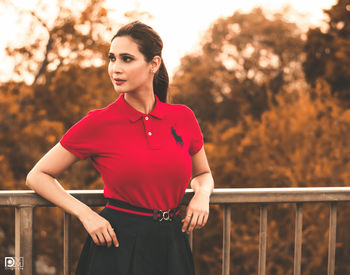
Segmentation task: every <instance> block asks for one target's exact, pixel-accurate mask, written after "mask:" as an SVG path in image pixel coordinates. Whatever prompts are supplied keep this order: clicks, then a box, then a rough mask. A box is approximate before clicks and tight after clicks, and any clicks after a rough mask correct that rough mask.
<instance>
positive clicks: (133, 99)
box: [124, 91, 156, 114]
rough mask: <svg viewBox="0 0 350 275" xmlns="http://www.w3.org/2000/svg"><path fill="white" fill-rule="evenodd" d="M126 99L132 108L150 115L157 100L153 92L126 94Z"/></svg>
mask: <svg viewBox="0 0 350 275" xmlns="http://www.w3.org/2000/svg"><path fill="white" fill-rule="evenodd" d="M124 99H125V101H126V102H127V103H128V104H129V105H130V106H132V107H133V108H134V109H136V110H138V111H139V112H141V113H143V114H149V113H150V112H151V111H152V110H153V108H154V106H155V104H156V98H155V95H154V93H153V91H151V92H147V93H145V92H143V93H137V92H128V93H124Z"/></svg>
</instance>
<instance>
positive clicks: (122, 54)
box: [108, 53, 135, 57]
mask: <svg viewBox="0 0 350 275" xmlns="http://www.w3.org/2000/svg"><path fill="white" fill-rule="evenodd" d="M108 55H113V56H115V54H114V53H109V54H108ZM119 55H120V56H132V57H135V56H134V55H132V54H130V53H121V54H119Z"/></svg>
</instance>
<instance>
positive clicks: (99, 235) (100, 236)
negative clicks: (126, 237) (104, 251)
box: [96, 232, 106, 245]
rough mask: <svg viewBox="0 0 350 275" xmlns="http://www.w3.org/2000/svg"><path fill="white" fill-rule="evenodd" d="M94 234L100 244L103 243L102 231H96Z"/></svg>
mask: <svg viewBox="0 0 350 275" xmlns="http://www.w3.org/2000/svg"><path fill="white" fill-rule="evenodd" d="M96 236H97V238H98V239H99V241H100V242H99V243H100V245H105V242H106V241H105V238H104V237H103V235H102V233H101V232H98V233H96Z"/></svg>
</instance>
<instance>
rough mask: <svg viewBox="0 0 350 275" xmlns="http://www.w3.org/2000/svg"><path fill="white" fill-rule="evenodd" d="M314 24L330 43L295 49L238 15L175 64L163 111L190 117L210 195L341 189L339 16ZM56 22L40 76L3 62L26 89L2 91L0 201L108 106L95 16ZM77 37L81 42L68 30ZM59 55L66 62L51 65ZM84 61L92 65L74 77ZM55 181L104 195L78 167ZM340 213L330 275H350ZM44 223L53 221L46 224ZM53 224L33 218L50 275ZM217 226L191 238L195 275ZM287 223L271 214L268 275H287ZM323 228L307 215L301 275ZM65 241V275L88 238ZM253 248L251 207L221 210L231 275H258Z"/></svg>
mask: <svg viewBox="0 0 350 275" xmlns="http://www.w3.org/2000/svg"><path fill="white" fill-rule="evenodd" d="M63 11H64V12H67V10H63ZM325 12H326V13H327V14H328V16H329V28H328V30H327V31H323V32H322V31H321V30H320V29H319V28H315V29H309V30H308V32H307V33H306V39H304V38H303V33H302V31H301V30H300V29H299V28H298V27H297V25H296V24H294V23H291V22H287V21H285V20H284V19H283V17H282V15H281V14H275V15H274V16H273V17H271V16H270V17H267V16H266V15H265V14H264V12H263V11H262V10H261V9H254V10H252V11H251V12H250V13H241V12H235V13H234V14H233V15H232V16H230V17H227V18H219V19H218V20H217V21H215V22H214V23H213V24H212V25H211V27H210V28H209V29H208V31H207V33H206V35H205V36H204V37H203V41H202V50H201V51H200V52H197V53H192V54H188V55H186V56H184V57H183V58H182V60H181V66H180V67H179V69H178V71H177V72H176V73H175V75H174V77H173V79H172V82H171V88H170V99H171V103H183V104H186V105H188V106H189V107H191V108H192V109H193V110H194V112H195V113H196V116H197V118H198V120H199V123H200V125H201V128H202V131H203V134H204V140H205V150H206V154H207V157H208V160H209V164H210V167H211V170H212V173H213V177H214V180H215V185H216V187H220V188H228V187H230V188H238V187H245V188H246V187H248V188H251V187H320V186H347V185H348V184H349V181H350V164H349V157H350V147H349V146H348V134H350V109H349V106H350V100H349V95H350V87H349V79H350V78H349V75H348V74H349V71H350V54H349V48H350V47H349V45H350V44H349V43H350V29H349V24H350V23H349V18H350V4H349V3H348V1H346V0H338V3H337V4H335V5H334V6H333V7H331V8H330V9H329V10H327V11H325ZM64 14H65V13H62V15H61V16H62V17H60V19H59V20H57V21H56V25H55V26H54V27H52V28H47V32H48V33H49V34H50V35H49V36H48V37H49V38H50V37H51V38H53V37H55V38H57V39H53V40H52V41H51V40H50V39H49V40H48V41H47V43H48V45H49V47H47V48H46V49H47V50H48V51H49V52H48V53H46V55H45V57H44V61H45V62H46V63H45V62H37V63H36V64H32V63H30V60H29V58H28V54H23V53H33V54H34V52H35V50H37V49H36V48H32V46H33V45H28V46H26V47H24V48H22V49H9V50H8V53H9V54H10V55H12V56H17V57H18V55H19V56H21V53H22V57H21V58H22V59H23V62H21V63H20V64H18V66H17V67H16V68H17V70H16V72H17V73H19V74H20V73H21V72H22V73H23V72H24V71H26V73H29V74H32V75H33V83H32V84H26V83H24V82H15V81H12V80H11V81H8V82H7V83H2V84H1V86H0V108H1V112H0V129H1V131H0V189H3V190H10V189H26V186H25V184H24V181H25V176H26V174H27V173H28V172H29V170H30V169H31V168H32V167H33V165H34V164H35V163H36V161H38V160H39V159H40V158H41V157H42V156H43V154H45V153H46V152H47V151H48V150H49V149H50V148H51V147H52V146H53V145H55V144H56V143H57V142H58V140H59V139H60V137H61V136H62V135H63V134H64V132H65V131H66V130H67V129H68V128H69V127H70V126H71V125H73V124H74V123H75V122H76V121H78V120H79V119H80V118H81V117H83V116H84V115H85V114H86V113H87V112H88V110H90V109H94V108H100V107H104V106H106V105H107V104H109V103H110V102H112V101H113V100H114V98H115V97H116V95H115V93H114V91H113V88H112V85H110V83H109V79H108V76H107V69H106V59H104V56H107V49H108V42H106V41H105V40H104V39H103V37H101V36H99V35H98V33H99V32H98V29H99V28H100V27H101V25H103V24H105V25H107V20H106V19H105V18H104V16H106V11H105V10H104V9H103V7H102V2H100V1H91V4H90V5H88V6H87V8H86V9H85V10H83V11H82V15H81V16H78V17H76V18H75V17H74V16H68V17H64ZM90 15H91V16H90ZM97 15H99V16H97ZM74 18H75V19H74ZM83 24H85V25H89V26H90V28H91V29H90V30H91V31H90V32H88V33H86V32H81V31H80V30H79V28H76V26H79V25H83ZM46 27H47V26H46ZM107 29H108V28H107ZM58 38H59V39H58ZM92 41H93V44H91V43H92ZM50 43H51V44H50ZM79 45H80V46H79ZM81 45H84V47H83V48H81V47H82V46H81ZM89 45H90V46H89ZM62 47H68V48H71V49H72V53H74V52H75V54H72V55H71V56H70V58H68V57H67V56H61V55H60V51H59V49H60V48H62ZM79 47H80V48H79ZM78 49H81V51H79V50H78ZM50 51H51V52H50ZM91 51H92V52H91ZM52 56H55V58H50V57H52ZM91 56H93V57H97V58H100V59H101V60H102V61H101V64H100V65H96V64H89V65H84V64H86V62H87V61H86V60H89V59H90V57H91ZM55 60H58V61H59V62H57V61H55ZM65 60H66V61H65ZM44 63H45V64H44ZM28 64H31V65H30V66H29V65H28ZM50 64H51V65H50ZM54 64H56V65H54ZM97 64H98V63H97ZM26 65H28V67H26ZM35 66H36V67H35ZM52 66H56V67H55V68H54V69H52ZM33 67H35V68H36V70H35V69H33ZM26 68H27V69H28V68H30V69H28V70H26ZM50 68H51V69H50ZM58 180H59V181H60V183H61V184H62V186H63V187H64V188H66V189H102V188H103V182H102V180H101V178H100V176H99V174H98V172H97V171H96V170H95V169H94V167H93V166H92V164H91V163H90V162H89V161H81V162H78V163H76V164H75V165H74V166H73V167H71V168H70V169H69V170H67V171H65V172H64V174H63V175H62V176H61V177H60V179H58ZM348 206H349V205H348V204H343V205H341V207H339V211H338V227H337V250H336V274H350V265H349V263H348V259H349V257H350V234H349V232H348V230H347V228H349V227H350V218H349V217H350V210H349V207H348ZM1 211H2V212H1V213H5V214H6V215H3V214H1V215H0V256H5V255H10V254H11V251H12V249H13V244H14V236H13V234H11V233H10V232H13V230H14V224H13V223H11V222H9V221H11V218H10V219H9V217H11V215H12V220H13V212H11V210H10V209H5V208H4V209H2V210H1ZM48 212H50V213H52V215H47V214H46V215H44V213H48ZM62 214H63V213H62V211H61V210H60V209H57V208H56V209H55V208H50V209H44V208H43V209H36V210H35V236H34V237H35V243H36V244H35V257H36V260H38V259H39V258H40V259H41V258H43V259H44V261H45V262H46V263H47V265H49V266H55V268H56V269H57V274H59V273H60V272H62V271H61V270H62V264H60V263H62V253H58V252H57V251H63V250H62V236H63V232H62V217H63V215H62ZM222 219H223V211H222V208H221V207H220V206H216V205H215V206H211V212H210V218H209V221H208V224H207V226H206V227H205V228H203V229H201V230H199V231H195V234H194V256H195V264H196V269H197V272H198V274H201V275H202V274H210V275H211V274H220V273H221V260H222V233H221V232H222ZM294 220H295V205H294V204H279V205H270V206H269V207H268V241H267V242H268V247H267V274H283V275H284V274H293V260H294ZM328 225H329V207H328V205H327V204H311V203H310V204H305V205H304V216H303V252H302V274H325V273H326V270H327V253H328ZM1 232H3V233H4V234H1ZM72 232H73V235H74V237H73V238H72V254H73V258H72V261H73V268H74V267H75V264H76V262H77V257H78V255H79V253H80V251H81V248H82V243H83V241H84V239H85V237H86V232H85V231H84V228H83V227H82V225H81V224H80V223H79V222H78V221H77V220H74V219H73V228H72ZM258 237H259V206H258V205H232V228H231V274H257V266H258V265H257V263H258V248H259V243H258V242H259V240H258Z"/></svg>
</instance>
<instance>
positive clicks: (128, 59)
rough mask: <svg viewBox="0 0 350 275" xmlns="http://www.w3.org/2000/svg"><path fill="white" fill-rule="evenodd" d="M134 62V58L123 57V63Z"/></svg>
mask: <svg viewBox="0 0 350 275" xmlns="http://www.w3.org/2000/svg"><path fill="white" fill-rule="evenodd" d="M132 60H133V58H131V57H130V56H123V61H124V62H130V61H132Z"/></svg>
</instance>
